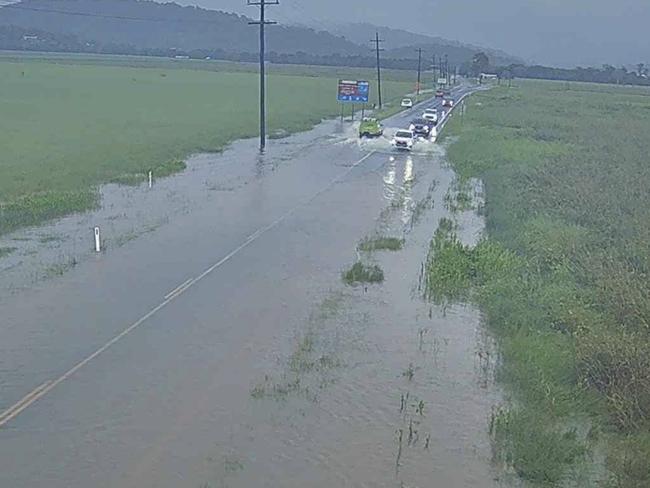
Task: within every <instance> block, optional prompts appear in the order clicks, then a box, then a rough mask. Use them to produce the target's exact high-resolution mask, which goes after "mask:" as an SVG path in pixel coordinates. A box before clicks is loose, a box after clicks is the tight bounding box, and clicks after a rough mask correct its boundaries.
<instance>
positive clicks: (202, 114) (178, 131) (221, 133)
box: [0, 56, 412, 234]
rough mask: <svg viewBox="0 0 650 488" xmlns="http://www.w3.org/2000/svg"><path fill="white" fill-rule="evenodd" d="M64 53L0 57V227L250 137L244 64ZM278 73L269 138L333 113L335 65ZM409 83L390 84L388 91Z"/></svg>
mask: <svg viewBox="0 0 650 488" xmlns="http://www.w3.org/2000/svg"><path fill="white" fill-rule="evenodd" d="M64 59H66V60H67V61H66V62H58V63H53V62H47V60H44V59H42V58H36V59H28V60H25V59H12V60H7V59H6V58H5V60H1V59H0V84H2V91H0V112H1V113H2V118H0V147H2V154H0V234H2V233H6V232H9V231H11V230H13V229H16V228H18V227H20V226H25V225H35V224H38V223H40V222H43V221H44V220H47V219H51V218H54V217H58V216H61V215H65V214H68V213H71V212H75V211H81V210H86V209H89V208H93V207H94V206H96V205H98V204H99V202H98V200H97V192H96V186H97V185H99V184H102V183H106V182H118V183H126V184H137V183H138V182H140V181H142V180H144V179H145V177H146V174H147V172H148V171H149V170H153V172H154V177H162V176H166V175H169V174H171V173H173V172H175V171H179V170H182V169H183V168H184V167H185V166H184V162H183V161H184V159H185V158H186V157H187V156H188V155H190V154H192V153H195V152H199V151H219V150H221V149H223V148H224V146H226V145H227V144H228V143H230V142H232V141H233V140H235V139H238V138H242V137H252V136H255V135H257V131H258V110H257V103H258V102H257V91H258V77H257V75H256V74H255V73H254V72H253V71H252V67H251V66H250V65H243V66H241V67H239V68H240V69H238V68H237V65H235V64H233V63H226V64H225V65H224V64H218V66H219V69H218V70H214V71H213V70H210V69H200V68H197V69H190V66H195V65H188V68H183V67H179V66H178V63H176V64H174V65H172V64H170V63H167V64H164V63H162V62H161V63H162V64H158V65H153V66H155V67H152V65H147V66H149V67H130V66H119V65H118V62H120V61H123V59H122V58H118V59H117V61H114V63H113V64H111V63H104V64H107V65H97V64H93V63H101V62H103V58H100V57H96V58H92V57H90V58H88V57H86V58H83V57H82V58H79V59H77V58H75V57H65V56H64ZM75 62H78V63H79V64H74V63H75ZM181 66H183V65H181ZM205 66H208V67H211V66H213V65H205ZM214 66H217V65H214ZM228 70H229V71H228ZM276 71H277V72H276V73H275V74H271V75H270V76H269V79H268V100H269V106H268V129H269V133H270V134H280V133H282V134H286V133H291V132H296V131H300V130H305V129H309V128H310V127H312V126H314V125H315V124H317V123H319V122H320V121H321V120H322V119H323V118H326V117H332V116H336V115H338V113H339V105H338V104H337V102H336V97H335V95H336V83H337V75H338V74H340V73H339V71H340V70H336V69H332V70H329V71H328V70H324V69H322V68H321V69H319V70H317V73H316V74H317V75H316V76H314V72H313V70H311V68H310V67H291V68H290V69H289V68H286V69H284V68H278V69H277V70H276ZM349 74H351V73H349ZM358 74H359V76H363V75H365V74H367V73H365V72H364V71H363V70H361V72H360V73H358ZM411 86H412V84H411V83H410V82H406V81H390V80H387V81H386V83H385V92H384V94H385V98H386V99H387V100H392V99H398V98H400V97H401V96H402V94H403V93H404V92H406V91H408V90H409V89H410V88H411Z"/></svg>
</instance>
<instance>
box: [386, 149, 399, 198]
mask: <svg viewBox="0 0 650 488" xmlns="http://www.w3.org/2000/svg"><path fill="white" fill-rule="evenodd" d="M389 162H390V164H389V165H388V168H387V170H386V174H385V175H384V199H385V200H388V201H389V202H392V201H393V199H394V198H395V194H396V193H397V188H396V187H395V181H396V179H397V163H396V161H395V158H393V157H391V158H390V159H389Z"/></svg>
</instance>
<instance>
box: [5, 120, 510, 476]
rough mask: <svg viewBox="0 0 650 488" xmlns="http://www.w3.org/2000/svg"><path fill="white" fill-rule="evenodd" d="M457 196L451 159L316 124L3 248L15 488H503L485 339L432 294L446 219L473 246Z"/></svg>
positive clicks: (126, 193)
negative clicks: (493, 443)
mask: <svg viewBox="0 0 650 488" xmlns="http://www.w3.org/2000/svg"><path fill="white" fill-rule="evenodd" d="M454 181H455V179H454V174H453V172H452V171H451V170H450V169H448V168H447V167H446V164H445V151H444V148H443V147H442V146H440V145H437V144H433V143H423V144H422V145H420V146H419V150H416V151H413V152H412V153H399V152H394V151H391V150H390V146H389V144H388V139H387V138H385V139H384V140H379V141H372V142H365V141H364V142H360V141H358V140H357V139H356V137H355V135H354V129H350V126H349V125H348V124H346V125H344V126H341V125H340V124H339V123H338V122H325V123H323V124H322V125H320V126H318V127H317V128H316V129H315V130H313V131H310V132H308V133H304V134H299V135H295V136H291V137H289V138H286V139H283V140H277V141H273V142H272V143H271V144H270V146H269V150H268V152H267V154H265V155H263V156H260V155H259V154H257V152H256V144H255V141H250V140H249V141H241V142H238V143H236V144H234V145H233V146H232V147H231V148H230V149H228V150H227V151H225V152H224V153H223V154H218V155H197V156H195V157H193V158H192V159H191V160H190V161H189V162H188V170H187V171H185V172H184V173H182V174H179V175H177V176H174V177H172V178H169V179H165V180H162V181H154V185H153V188H149V187H148V185H146V184H145V185H141V186H137V187H119V186H114V185H108V186H106V187H104V188H102V198H103V200H102V201H103V206H102V208H101V209H100V210H98V211H96V212H92V213H87V214H83V215H77V216H71V217H69V218H66V219H63V220H60V221H57V222H54V223H52V224H51V225H48V226H46V227H44V228H39V229H30V230H26V231H23V232H20V233H15V234H12V235H9V236H6V237H5V238H4V239H3V241H2V243H1V245H2V247H4V246H11V247H14V248H15V250H14V251H13V252H12V253H10V254H8V255H7V256H4V257H2V258H0V265H1V266H2V269H3V271H2V274H0V284H1V286H2V288H1V289H2V295H1V298H0V307H2V308H3V317H5V320H6V322H5V323H3V326H2V327H0V344H1V346H0V347H1V350H0V353H1V355H0V371H1V372H2V373H1V375H0V388H1V389H2V396H1V397H0V412H5V413H3V414H0V415H2V416H1V417H0V421H4V420H5V419H7V418H9V417H11V422H8V423H7V424H6V425H4V426H3V427H2V428H1V429H0V459H1V460H2V461H0V485H1V486H34V487H38V486H47V487H48V488H56V487H66V488H70V487H73V488H85V487H87V486H89V483H90V484H91V485H92V486H94V487H120V488H122V487H134V488H135V487H137V488H143V487H156V488H160V487H169V488H178V487H191V488H195V487H196V488H199V487H203V488H205V487H210V488H217V487H250V486H268V487H278V486H283V487H293V486H295V487H299V486H300V487H304V486H318V487H320V486H322V487H329V486H338V487H346V486H349V487H362V486H368V487H370V486H385V487H400V488H401V487H424V486H441V487H456V486H458V487H470V486H474V487H480V488H482V487H486V488H487V487H496V486H502V484H501V481H499V480H500V479H501V477H502V473H500V472H499V470H498V468H496V467H494V466H493V465H492V462H491V450H490V442H489V436H488V424H489V418H490V414H491V411H492V408H493V407H494V406H495V405H496V404H498V403H499V401H500V394H499V391H498V389H497V388H496V386H495V385H494V381H493V376H494V367H495V363H496V360H497V354H496V351H495V348H494V344H493V341H492V339H491V338H490V337H489V335H488V334H487V333H486V332H485V330H484V328H483V325H482V321H481V316H480V313H479V312H478V311H477V310H476V309H474V308H472V307H469V306H462V305H455V306H436V305H433V304H431V303H429V302H427V301H426V300H424V299H423V297H422V296H423V292H424V290H423V283H422V280H423V266H424V261H425V259H426V256H427V253H428V250H429V243H430V240H431V237H432V235H433V232H434V230H435V229H436V227H437V225H438V222H439V221H440V219H441V218H443V217H447V218H452V219H454V220H455V221H456V222H457V224H458V232H459V235H460V236H462V238H463V239H464V240H465V242H467V243H473V242H475V241H476V239H477V237H478V236H479V235H480V234H481V232H482V228H483V224H482V219H481V218H480V217H479V216H478V214H477V212H476V211H475V210H473V209H470V208H465V207H463V208H460V207H458V206H454V205H450V199H453V198H452V197H453V195H452V197H450V192H451V193H454V192H456V191H457V190H456V189H455V187H454ZM473 192H474V195H473V197H472V198H479V199H480V193H481V191H480V188H479V187H476V188H474V189H473ZM456 200H458V199H456ZM94 226H100V228H101V229H102V235H103V243H104V251H103V252H102V253H99V254H95V253H94V252H93V250H92V228H93V227H94ZM373 242H374V243H384V244H382V246H383V245H386V246H388V247H389V248H392V249H394V250H385V249H383V248H382V247H381V246H374V245H368V243H373ZM364 243H365V244H364ZM355 262H360V263H363V264H365V265H368V266H375V267H377V268H378V269H380V270H381V272H382V278H383V280H382V282H381V283H380V284H363V283H361V284H355V285H353V286H351V285H347V284H345V283H344V281H343V280H342V274H343V272H344V271H345V270H346V269H348V268H349V267H350V266H351V265H352V264H353V263H355ZM206 269H207V270H206ZM188 283H189V285H188ZM91 284H92V285H91ZM129 324H132V325H130V326H129ZM125 331H126V332H125ZM116 337H117V339H115V338H116ZM84 358H85V359H84ZM39 385H44V386H42V387H39ZM51 385H54V386H56V387H54V386H51ZM35 388H36V390H35ZM38 388H45V389H46V390H47V395H45V396H43V397H42V398H40V396H39V393H38V391H39V390H38ZM35 392H36V393H35ZM30 395H31V396H33V395H36V396H37V397H39V400H38V401H36V402H34V403H32V402H31V400H30V398H31V397H30ZM21 398H23V399H24V400H22V401H21V400H20V399H21ZM21 402H23V403H21ZM25 402H26V403H25ZM12 405H13V406H12ZM23 405H29V408H27V409H25V410H24V412H23V411H22V410H23V409H22V406H23ZM13 412H19V413H20V415H16V417H15V418H13ZM60 445H65V446H66V449H65V450H61V449H58V448H57V446H60ZM24 459H30V460H31V462H30V463H25V462H23V460H24ZM503 486H505V485H503Z"/></svg>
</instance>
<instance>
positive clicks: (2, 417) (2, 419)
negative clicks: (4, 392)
mask: <svg viewBox="0 0 650 488" xmlns="http://www.w3.org/2000/svg"><path fill="white" fill-rule="evenodd" d="M49 384H50V382H49V381H46V382H45V383H43V384H42V385H41V386H39V387H38V388H35V389H34V390H32V391H31V392H29V393H28V394H27V395H25V396H24V397H23V398H21V399H20V401H18V402H16V403H15V404H14V405H12V406H11V407H9V408H8V409H7V410H5V411H4V413H3V414H2V415H0V422H1V423H4V422H5V421H8V420H11V418H13V417H12V416H11V415H12V414H13V413H14V412H16V411H17V410H19V409H20V407H22V406H23V405H25V404H26V403H27V402H29V401H30V400H31V399H32V398H33V397H34V396H36V395H38V393H39V392H41V391H42V390H44V389H45V388H46V387H47V386H48V385H49ZM16 415H17V413H16ZM0 425H2V424H0Z"/></svg>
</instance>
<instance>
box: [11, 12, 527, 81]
mask: <svg viewBox="0 0 650 488" xmlns="http://www.w3.org/2000/svg"><path fill="white" fill-rule="evenodd" d="M242 1H244V0H242ZM250 20H251V19H249V18H247V17H245V16H242V15H237V14H233V13H227V12H221V11H216V10H206V9H202V8H199V7H194V6H189V7H184V6H180V5H177V4H175V3H158V2H154V1H150V0H22V1H20V2H19V3H14V4H10V5H7V6H5V7H2V8H0V49H18V50H40V51H65V52H93V53H112V54H144V55H156V56H173V55H176V54H177V55H189V56H191V57H208V56H210V57H213V58H219V59H230V60H241V61H254V60H255V57H256V55H257V51H258V37H257V33H256V30H255V28H254V27H251V26H250V25H249V24H248V22H249V21H250ZM319 25H320V28H322V26H323V24H319ZM376 29H377V27H375V26H372V25H370V24H352V25H347V26H341V25H338V26H332V29H331V32H326V31H323V30H316V29H313V28H310V27H305V26H297V25H274V26H271V27H269V28H268V30H267V32H268V34H267V39H268V50H269V60H270V61H271V62H288V63H305V64H326V65H348V66H372V65H373V64H374V57H373V54H372V52H371V51H370V44H369V42H368V41H369V40H370V37H371V36H372V35H374V32H375V30H376ZM379 31H380V33H381V35H382V37H384V38H385V39H386V40H387V41H386V44H385V46H384V47H386V48H387V50H386V52H385V53H384V54H383V57H384V59H385V63H384V64H385V66H386V67H394V68H401V69H413V68H414V61H413V60H414V59H415V58H416V54H415V48H416V47H422V48H423V50H424V52H425V53H426V55H427V58H426V60H428V59H430V55H431V54H433V53H436V54H438V55H442V54H444V53H447V54H448V55H449V61H450V63H451V64H457V65H460V64H463V63H467V62H469V60H471V58H472V56H473V55H474V54H475V53H476V52H477V51H479V50H480V48H477V47H474V46H466V45H463V44H460V43H454V42H453V41H447V40H444V39H440V38H436V37H429V36H425V35H420V34H413V33H411V32H407V31H403V30H397V29H389V28H386V27H380V28H379ZM486 52H488V55H490V57H491V58H492V60H493V61H496V62H497V63H498V64H510V63H516V62H520V61H521V60H518V59H516V58H512V57H508V56H507V55H505V54H503V55H502V53H496V52H495V51H490V50H487V51H486ZM425 66H426V65H425Z"/></svg>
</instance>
